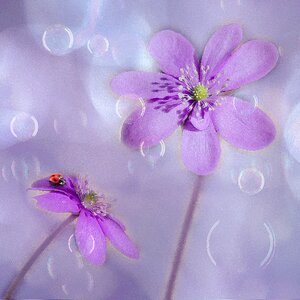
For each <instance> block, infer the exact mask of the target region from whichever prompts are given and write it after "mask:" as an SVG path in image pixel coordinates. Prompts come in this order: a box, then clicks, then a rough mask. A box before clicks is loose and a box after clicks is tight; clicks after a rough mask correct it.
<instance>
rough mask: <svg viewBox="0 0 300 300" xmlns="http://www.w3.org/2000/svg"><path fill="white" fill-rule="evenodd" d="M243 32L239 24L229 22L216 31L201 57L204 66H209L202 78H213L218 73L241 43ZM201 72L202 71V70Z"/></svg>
mask: <svg viewBox="0 0 300 300" xmlns="http://www.w3.org/2000/svg"><path fill="white" fill-rule="evenodd" d="M242 36H243V32H242V28H241V26H240V25H239V24H229V25H225V26H223V27H221V28H220V29H219V30H218V31H216V32H215V33H214V34H213V35H212V37H211V38H210V39H209V41H208V42H207V44H206V46H205V49H204V51H203V56H202V59H201V66H202V68H204V67H207V66H209V69H208V70H207V72H206V75H205V76H202V77H201V79H202V80H204V77H205V78H206V79H211V78H212V77H213V76H215V75H217V73H218V72H219V70H220V68H221V67H222V65H223V64H224V63H225V62H226V60H227V59H228V58H229V56H230V55H231V53H232V51H233V50H234V49H235V48H236V47H237V46H238V45H239V44H240V42H241V40H242ZM200 74H201V72H200Z"/></svg>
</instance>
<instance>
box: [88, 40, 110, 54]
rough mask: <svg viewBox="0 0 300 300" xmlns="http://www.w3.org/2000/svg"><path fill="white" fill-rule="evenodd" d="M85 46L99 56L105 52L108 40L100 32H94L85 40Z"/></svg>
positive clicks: (107, 47)
mask: <svg viewBox="0 0 300 300" xmlns="http://www.w3.org/2000/svg"><path fill="white" fill-rule="evenodd" d="M87 48H88V50H89V51H90V53H91V54H93V55H94V56H96V57H100V56H103V55H105V53H107V51H108V49H109V42H108V40H107V38H106V37H104V36H102V35H101V34H96V35H94V36H93V37H92V38H91V39H90V40H89V41H88V42H87Z"/></svg>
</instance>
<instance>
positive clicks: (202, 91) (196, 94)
mask: <svg viewBox="0 0 300 300" xmlns="http://www.w3.org/2000/svg"><path fill="white" fill-rule="evenodd" d="M192 97H193V99H194V100H196V101H202V100H204V99H206V98H207V97H208V89H207V88H206V87H205V86H204V85H203V84H201V83H198V84H197V85H196V86H195V87H194V88H193V90H192Z"/></svg>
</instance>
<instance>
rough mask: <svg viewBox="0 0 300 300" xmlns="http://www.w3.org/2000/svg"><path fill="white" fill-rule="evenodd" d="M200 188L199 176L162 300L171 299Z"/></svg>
mask: <svg viewBox="0 0 300 300" xmlns="http://www.w3.org/2000/svg"><path fill="white" fill-rule="evenodd" d="M200 187H201V177H200V176H199V177H197V178H196V180H195V183H194V188H193V192H192V196H191V199H190V203H189V206H188V208H187V211H186V213H185V217H184V221H183V224H182V228H181V233H180V236H179V240H178V243H177V248H176V252H175V256H174V259H173V264H172V269H171V273H170V276H169V279H168V284H167V289H166V294H165V298H164V299H165V300H172V299H173V294H174V290H175V285H176V280H177V276H178V272H179V268H180V265H181V261H182V257H183V253H184V249H185V244H186V241H187V239H188V234H189V231H190V228H191V225H192V221H193V216H194V213H195V208H196V205H197V202H198V196H199V192H200Z"/></svg>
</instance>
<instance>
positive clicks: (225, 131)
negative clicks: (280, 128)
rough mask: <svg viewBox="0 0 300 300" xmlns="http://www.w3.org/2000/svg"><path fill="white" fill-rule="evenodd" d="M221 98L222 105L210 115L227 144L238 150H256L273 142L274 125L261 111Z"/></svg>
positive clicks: (233, 98)
mask: <svg viewBox="0 0 300 300" xmlns="http://www.w3.org/2000/svg"><path fill="white" fill-rule="evenodd" d="M222 98H223V100H222V102H221V103H222V105H221V106H220V107H218V108H217V109H216V110H215V111H214V112H213V113H212V119H213V122H214V124H215V128H216V130H217V131H218V132H219V133H220V135H221V136H222V137H223V138H224V139H225V140H226V141H227V142H229V143H231V144H233V145H234V146H236V147H238V148H242V149H247V150H258V149H262V148H264V147H266V146H267V145H269V144H270V143H271V142H272V141H273V140H274V138H275V135H276V130H275V127H274V124H273V122H272V120H271V119H270V118H269V117H268V116H267V115H266V114H265V113H264V112H263V111H261V110H260V109H259V108H256V107H254V106H252V105H251V104H249V103H247V102H245V101H243V100H241V99H238V98H236V97H230V96H227V97H222Z"/></svg>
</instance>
